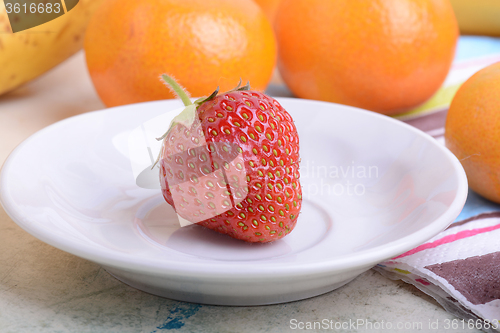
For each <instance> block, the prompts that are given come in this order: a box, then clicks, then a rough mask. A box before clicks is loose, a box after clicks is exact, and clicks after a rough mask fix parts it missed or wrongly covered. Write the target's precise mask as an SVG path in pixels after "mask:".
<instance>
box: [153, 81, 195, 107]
mask: <svg viewBox="0 0 500 333" xmlns="http://www.w3.org/2000/svg"><path fill="white" fill-rule="evenodd" d="M161 78H162V79H163V81H165V82H166V83H167V85H168V87H169V88H171V89H172V90H173V92H174V93H175V94H176V95H177V97H179V98H180V99H181V100H182V103H184V105H185V106H188V105H191V104H193V103H191V100H190V99H189V94H188V92H187V91H186V90H185V89H184V88H183V87H181V85H180V84H178V83H177V81H175V80H174V79H173V78H172V77H170V76H168V75H167V74H163V75H162V76H161Z"/></svg>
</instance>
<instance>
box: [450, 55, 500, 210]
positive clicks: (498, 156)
mask: <svg viewBox="0 0 500 333" xmlns="http://www.w3.org/2000/svg"><path fill="white" fill-rule="evenodd" d="M499 106H500V62H498V63H496V64H493V65H490V66H488V67H486V68H483V69H482V70H480V71H479V72H477V73H476V74H474V75H473V76H472V77H470V78H469V79H468V80H467V81H466V82H465V83H464V84H463V85H462V86H461V87H460V88H459V89H458V91H457V93H456V95H455V97H454V98H453V101H452V102H451V105H450V109H449V111H448V115H447V118H446V126H445V142H446V146H447V147H448V148H449V149H450V150H451V151H452V152H453V153H454V154H455V155H456V156H457V158H458V159H459V160H460V162H461V163H462V166H463V167H464V170H465V173H466V174H467V179H468V181H469V187H470V188H471V189H472V190H474V191H475V192H477V193H479V194H481V195H482V196H484V197H485V198H487V199H489V200H492V201H495V202H497V203H500V108H499Z"/></svg>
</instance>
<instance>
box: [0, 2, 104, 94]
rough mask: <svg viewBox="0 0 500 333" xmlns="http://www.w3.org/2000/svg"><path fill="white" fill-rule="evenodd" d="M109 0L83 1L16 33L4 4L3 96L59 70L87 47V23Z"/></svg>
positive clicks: (0, 30)
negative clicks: (63, 12)
mask: <svg viewBox="0 0 500 333" xmlns="http://www.w3.org/2000/svg"><path fill="white" fill-rule="evenodd" d="M103 1H105V0H80V1H79V3H78V4H77V5H76V6H75V7H74V8H73V9H71V10H70V11H68V12H67V13H66V14H64V15H62V16H60V17H58V18H56V19H54V20H52V21H49V22H47V23H44V24H42V25H39V26H37V27H34V28H31V29H27V30H24V31H19V32H17V33H12V30H11V27H10V23H9V19H8V16H7V11H6V8H5V4H4V1H3V0H0V95H1V94H4V93H6V92H8V91H11V90H13V89H15V88H17V87H19V86H20V85H22V84H24V83H26V82H29V81H31V80H32V79H34V78H36V77H38V76H40V75H41V74H43V73H45V72H46V71H48V70H49V69H51V68H53V67H55V66H57V65H58V64H60V63H61V62H63V61H64V60H66V59H67V58H68V57H70V56H71V55H73V54H74V53H75V52H77V51H78V50H80V49H81V48H82V47H83V37H84V33H85V29H86V27H87V23H88V21H89V19H90V17H91V16H92V14H93V12H94V11H95V9H96V8H97V7H98V6H99V4H100V3H101V2H103Z"/></svg>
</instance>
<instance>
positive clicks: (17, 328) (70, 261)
mask: <svg viewBox="0 0 500 333" xmlns="http://www.w3.org/2000/svg"><path fill="white" fill-rule="evenodd" d="M271 93H272V94H275V95H276V94H278V95H279V94H283V93H285V94H286V89H281V88H280V87H279V86H274V90H273V91H271ZM102 108H104V106H103V104H102V103H101V102H100V100H99V98H98V96H97V94H96V93H95V91H94V89H93V87H92V84H91V82H90V79H89V77H88V74H87V71H86V68H85V62H84V55H83V53H81V52H80V53H78V54H76V55H75V56H73V57H72V58H70V59H69V60H68V61H66V62H65V63H63V64H62V65H61V66H59V67H57V68H55V69H54V70H52V71H50V72H49V73H47V74H45V75H44V76H42V77H41V78H39V79H37V80H35V81H33V82H31V83H29V84H27V85H25V86H23V87H21V88H19V89H17V90H15V91H13V92H11V93H9V94H6V95H3V96H0V164H3V162H4V161H5V159H6V158H7V156H8V155H9V153H10V152H11V151H12V150H13V149H14V148H15V147H16V146H17V145H18V144H19V143H21V142H22V141H23V140H24V139H26V138H27V137H28V136H30V135H31V134H33V133H35V132H36V131H38V130H40V129H42V128H43V127H45V126H48V125H50V124H52V123H54V122H57V121H59V120H62V119H64V118H67V117H71V116H74V115H77V114H80V113H83V112H87V111H93V110H99V109H102ZM0 186H1V185H0ZM454 321H455V322H457V321H458V319H456V318H455V317H454V316H452V315H450V314H449V313H447V312H446V311H445V310H444V309H443V308H442V307H441V306H440V305H439V304H438V303H437V302H435V301H434V300H433V299H432V298H431V297H429V296H427V295H425V294H423V293H422V292H420V291H419V290H418V289H416V288H415V287H413V286H411V285H408V284H406V283H403V282H399V281H398V282H396V281H391V280H388V279H386V278H384V277H382V276H381V275H379V274H378V273H376V272H375V271H373V270H369V271H367V272H365V273H364V274H362V275H361V276H359V277H358V278H356V279H355V280H354V281H352V282H351V283H349V284H347V285H346V286H344V287H342V288H339V289H337V290H335V291H332V292H329V293H327V294H324V295H321V296H318V297H314V298H310V299H307V300H302V301H297V302H291V303H285V304H278V305H269V306H256V307H226V306H210V305H199V304H191V303H183V302H178V301H173V300H169V299H165V298H161V297H157V296H154V295H151V294H147V293H144V292H142V291H138V290H136V289H134V288H132V287H129V286H127V285H125V284H123V283H121V282H119V281H118V280H116V279H115V278H113V277H112V276H111V275H109V274H108V273H107V272H106V271H104V270H103V269H102V268H101V267H100V266H99V265H97V264H94V263H92V262H90V261H87V260H85V259H81V258H79V257H76V256H73V255H71V254H68V253H65V252H63V251H61V250H58V249H56V248H54V247H52V246H50V245H47V244H45V243H43V242H41V241H39V240H38V239H36V238H34V237H33V236H31V235H29V234H28V233H26V232H25V231H23V230H22V229H21V228H20V227H18V226H17V225H16V224H15V223H14V222H13V221H12V220H11V219H10V218H9V217H8V216H7V214H6V213H5V211H4V210H3V208H1V207H0V333H4V332H5V333H6V332H166V331H173V332H220V333H222V332H288V331H308V332H314V331H334V332H386V331H394V332H403V331H404V332H442V331H446V326H447V325H450V331H454V332H473V331H477V330H467V328H465V329H461V328H460V329H456V330H453V329H452V328H451V324H452V323H453V322H454ZM315 322H316V326H314V323H315ZM302 327H303V328H304V329H301V328H302ZM309 327H310V328H311V329H307V328H309ZM398 327H399V328H398ZM477 332H479V331H477Z"/></svg>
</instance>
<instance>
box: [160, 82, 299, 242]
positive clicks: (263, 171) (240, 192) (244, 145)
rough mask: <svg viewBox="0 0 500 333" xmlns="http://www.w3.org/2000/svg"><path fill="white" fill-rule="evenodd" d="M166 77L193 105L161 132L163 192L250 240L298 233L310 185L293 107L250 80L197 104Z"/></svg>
mask: <svg viewBox="0 0 500 333" xmlns="http://www.w3.org/2000/svg"><path fill="white" fill-rule="evenodd" d="M162 78H163V79H164V80H165V82H167V83H168V84H169V85H170V86H171V87H172V89H173V90H174V91H175V92H176V94H177V95H178V96H179V97H180V98H181V99H182V100H183V102H184V104H185V105H186V109H185V110H184V111H183V112H181V114H180V115H179V116H177V117H176V118H175V119H174V121H173V122H172V124H171V126H170V128H169V130H168V132H167V133H165V135H164V136H163V137H162V138H160V139H163V143H162V149H161V152H160V157H159V165H160V183H161V187H162V194H163V196H164V198H165V200H166V201H167V202H168V203H169V204H170V205H172V207H174V209H175V210H176V212H177V214H178V216H179V218H180V219H182V220H185V221H188V222H189V223H197V224H199V225H201V226H204V227H207V228H209V229H212V230H215V231H217V232H220V233H223V234H227V235H229V236H231V237H233V238H237V239H241V240H244V241H247V242H263V243H265V242H270V241H274V240H277V239H280V238H282V237H284V236H285V235H287V234H288V233H290V232H291V231H292V230H293V228H294V227H295V225H296V223H297V216H298V214H299V212H300V208H301V203H302V193H301V187H300V183H299V170H298V167H299V137H298V134H297V130H296V128H295V125H294V123H293V120H292V118H291V116H290V115H289V114H288V112H287V111H286V110H285V109H284V108H283V107H282V106H281V105H280V104H279V103H278V102H277V101H276V100H275V99H273V98H271V97H269V96H266V95H265V94H263V93H261V92H257V91H251V90H249V86H248V85H247V86H245V87H241V88H240V85H238V87H236V88H235V89H234V90H231V91H229V92H226V93H222V94H218V90H216V91H215V92H214V93H213V94H212V95H210V96H209V97H207V98H201V99H198V100H197V101H195V102H194V104H192V103H191V101H190V100H189V98H188V96H187V92H186V91H185V90H184V89H183V88H181V87H180V86H179V85H178V84H177V83H176V82H175V81H174V80H173V79H171V78H170V77H169V76H166V75H163V76H162ZM181 222H182V221H181Z"/></svg>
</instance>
